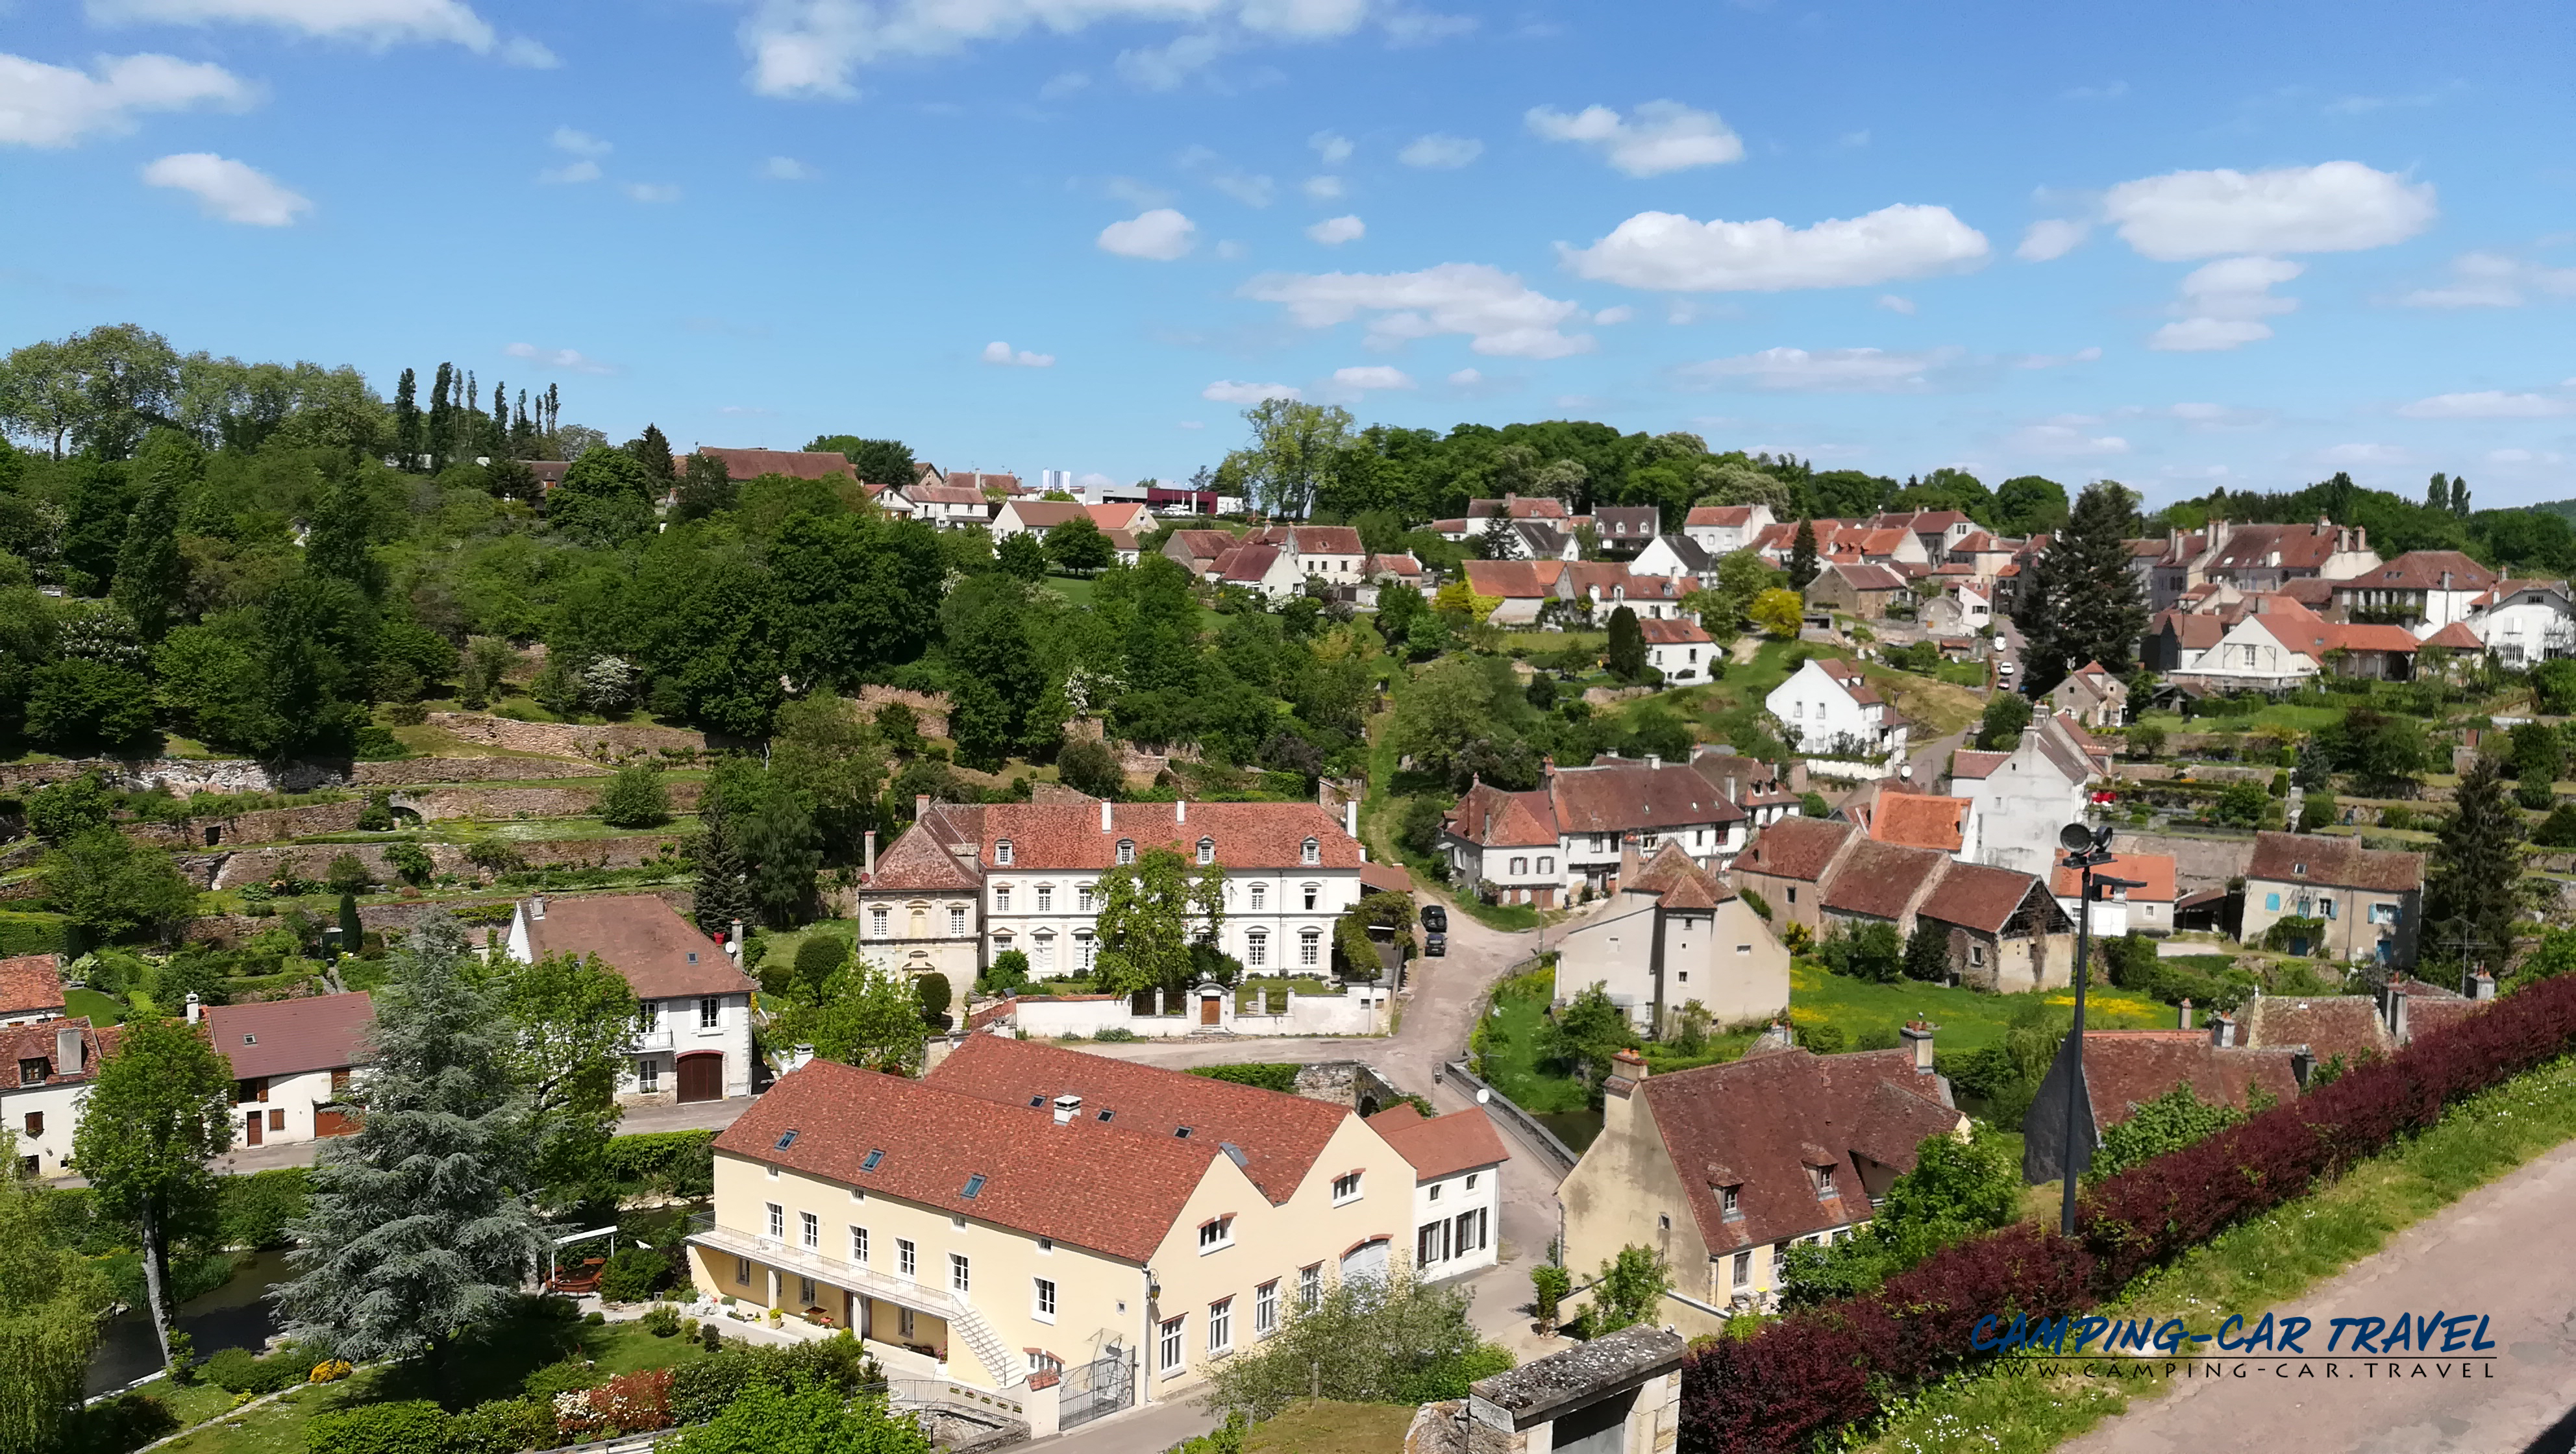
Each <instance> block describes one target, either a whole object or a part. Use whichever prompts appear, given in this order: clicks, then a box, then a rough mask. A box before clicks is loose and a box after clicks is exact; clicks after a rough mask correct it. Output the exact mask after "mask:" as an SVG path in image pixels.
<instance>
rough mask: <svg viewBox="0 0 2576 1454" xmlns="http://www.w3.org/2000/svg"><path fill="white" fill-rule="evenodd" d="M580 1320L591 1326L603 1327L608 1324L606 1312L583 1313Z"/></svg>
mask: <svg viewBox="0 0 2576 1454" xmlns="http://www.w3.org/2000/svg"><path fill="white" fill-rule="evenodd" d="M581 1320H582V1322H583V1323H585V1324H587V1325H588V1326H590V1327H593V1328H604V1327H606V1326H608V1314H606V1313H596V1312H594V1313H584V1314H582V1316H581Z"/></svg>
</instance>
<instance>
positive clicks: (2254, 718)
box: [2138, 702, 2345, 732]
mask: <svg viewBox="0 0 2576 1454" xmlns="http://www.w3.org/2000/svg"><path fill="white" fill-rule="evenodd" d="M2344 711H2345V709H2344V708H2342V707H2300V706H2293V705H2291V704H2290V703H2287V702H2270V703H2266V704H2265V705H2264V706H2263V707H2261V708H2260V709H2258V710H2256V711H2252V712H2248V713H2246V714H2245V715H2244V716H2242V717H2190V718H2186V717H2183V716H2182V715H2180V714H2179V713H2174V712H2149V713H2147V714H2146V715H2144V716H2142V717H2140V718H2139V719H2138V722H2139V723H2140V724H2141V725H2145V726H2152V727H2162V728H2163V729H2165V730H2166V731H2167V732H2251V731H2253V730H2254V729H2255V728H2257V727H2292V728H2296V729H2297V730H2299V731H2301V732H2314V731H2315V730H2317V729H2318V728H2320V727H2328V726H2332V725H2333V724H2335V723H2337V722H2340V721H2342V720H2343V714H2344Z"/></svg>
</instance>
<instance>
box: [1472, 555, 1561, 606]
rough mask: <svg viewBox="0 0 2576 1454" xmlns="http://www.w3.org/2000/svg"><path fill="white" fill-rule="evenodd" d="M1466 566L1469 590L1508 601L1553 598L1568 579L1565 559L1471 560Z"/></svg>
mask: <svg viewBox="0 0 2576 1454" xmlns="http://www.w3.org/2000/svg"><path fill="white" fill-rule="evenodd" d="M1466 568H1467V589H1469V590H1471V591H1474V592H1475V593H1476V594H1477V595H1480V596H1500V597H1502V598H1503V599H1504V600H1507V601H1526V600H1533V599H1541V598H1547V597H1553V596H1554V595H1555V594H1556V587H1557V583H1558V582H1559V581H1561V580H1563V579H1564V578H1565V562H1563V561H1557V560H1471V561H1468V562H1466Z"/></svg>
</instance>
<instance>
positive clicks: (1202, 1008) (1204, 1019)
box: [1199, 995, 1224, 1025]
mask: <svg viewBox="0 0 2576 1454" xmlns="http://www.w3.org/2000/svg"><path fill="white" fill-rule="evenodd" d="M1223 1003H1224V1001H1222V1000H1220V999H1218V998H1217V997H1216V996H1214V995H1209V996H1207V997H1206V998H1204V999H1202V1000H1200V1001H1199V1023H1200V1024H1202V1025H1213V1024H1215V1023H1216V1021H1217V1013H1218V1007H1219V1006H1220V1005H1222V1004H1223Z"/></svg>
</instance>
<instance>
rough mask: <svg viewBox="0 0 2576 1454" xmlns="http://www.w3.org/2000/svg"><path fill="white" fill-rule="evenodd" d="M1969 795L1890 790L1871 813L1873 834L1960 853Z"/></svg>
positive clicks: (1884, 840)
mask: <svg viewBox="0 0 2576 1454" xmlns="http://www.w3.org/2000/svg"><path fill="white" fill-rule="evenodd" d="M1969 806H1970V804H1969V802H1968V800H1967V799H1966V798H1935V797H1927V796H1924V795H1921V794H1917V793H1887V794H1884V795H1882V796H1881V797H1880V798H1879V800H1878V806H1877V807H1876V808H1875V809H1873V810H1872V811H1871V813H1870V815H1869V836H1870V837H1872V838H1875V839H1877V840H1878V841H1879V842H1881V843H1895V844H1901V845H1903V846H1904V847H1907V848H1937V849H1939V850H1941V851H1942V852H1943V853H1956V852H1958V851H1959V847H1960V845H1961V843H1962V842H1963V841H1964V839H1963V837H1962V833H1961V830H1962V828H1963V827H1964V826H1965V824H1966V823H1967V821H1968V808H1969Z"/></svg>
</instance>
